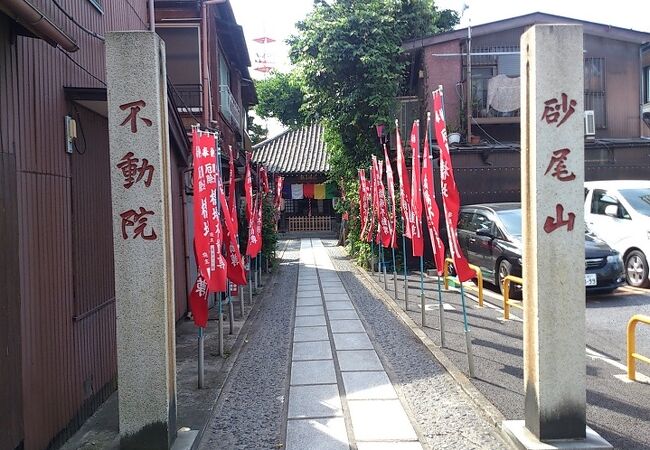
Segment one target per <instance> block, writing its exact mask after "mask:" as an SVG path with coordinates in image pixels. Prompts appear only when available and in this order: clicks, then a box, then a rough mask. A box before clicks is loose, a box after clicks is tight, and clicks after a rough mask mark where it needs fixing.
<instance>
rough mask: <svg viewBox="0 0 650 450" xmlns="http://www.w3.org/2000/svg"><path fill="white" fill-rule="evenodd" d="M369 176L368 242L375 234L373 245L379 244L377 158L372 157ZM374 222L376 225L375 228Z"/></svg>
mask: <svg viewBox="0 0 650 450" xmlns="http://www.w3.org/2000/svg"><path fill="white" fill-rule="evenodd" d="M370 174H371V175H372V178H371V181H372V214H371V220H370V235H369V240H368V241H369V242H370V241H372V238H373V233H375V236H374V238H375V243H377V244H379V241H380V233H381V225H380V218H379V180H378V179H379V168H378V167H377V157H376V156H375V155H372V167H371V169H370ZM375 221H376V223H377V228H375Z"/></svg>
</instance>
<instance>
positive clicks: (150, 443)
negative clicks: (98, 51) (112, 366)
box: [106, 32, 176, 449]
mask: <svg viewBox="0 0 650 450" xmlns="http://www.w3.org/2000/svg"><path fill="white" fill-rule="evenodd" d="M106 69H107V82H108V126H109V138H110V171H111V192H112V201H113V248H114V260H115V297H116V305H117V366H118V398H119V425H120V437H121V444H120V445H121V448H129V449H136V448H137V449H154V448H156V449H162V448H170V447H171V445H172V442H173V440H174V438H175V436H176V353H175V337H174V296H173V295H174V267H173V258H172V249H173V242H172V236H173V233H172V209H171V183H170V178H171V172H170V160H169V159H170V153H169V141H168V132H167V123H168V122H167V96H166V93H167V82H166V70H165V47H164V43H163V42H162V41H161V40H160V38H159V37H158V36H157V35H156V34H155V33H152V32H113V33H107V36H106Z"/></svg>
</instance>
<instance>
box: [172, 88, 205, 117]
mask: <svg viewBox="0 0 650 450" xmlns="http://www.w3.org/2000/svg"><path fill="white" fill-rule="evenodd" d="M201 93H202V91H201V85H200V84H174V85H173V88H172V95H173V96H174V103H176V105H177V106H178V110H179V111H180V112H181V113H182V112H183V111H184V110H187V109H188V108H189V109H190V111H193V112H197V111H201V104H202V103H203V99H202V95H201Z"/></svg>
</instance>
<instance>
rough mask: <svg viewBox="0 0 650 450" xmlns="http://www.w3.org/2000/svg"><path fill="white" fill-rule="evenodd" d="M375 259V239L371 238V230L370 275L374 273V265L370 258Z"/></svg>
mask: <svg viewBox="0 0 650 450" xmlns="http://www.w3.org/2000/svg"><path fill="white" fill-rule="evenodd" d="M373 259H375V241H374V240H373V239H372V232H370V275H374V274H375V265H374V264H373V263H372V260H373Z"/></svg>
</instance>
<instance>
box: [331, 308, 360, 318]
mask: <svg viewBox="0 0 650 450" xmlns="http://www.w3.org/2000/svg"><path fill="white" fill-rule="evenodd" d="M327 315H328V316H329V318H330V320H351V319H358V318H359V315H358V314H357V312H356V311H355V310H353V309H339V310H333V311H332V310H331V309H329V308H328V309H327Z"/></svg>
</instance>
